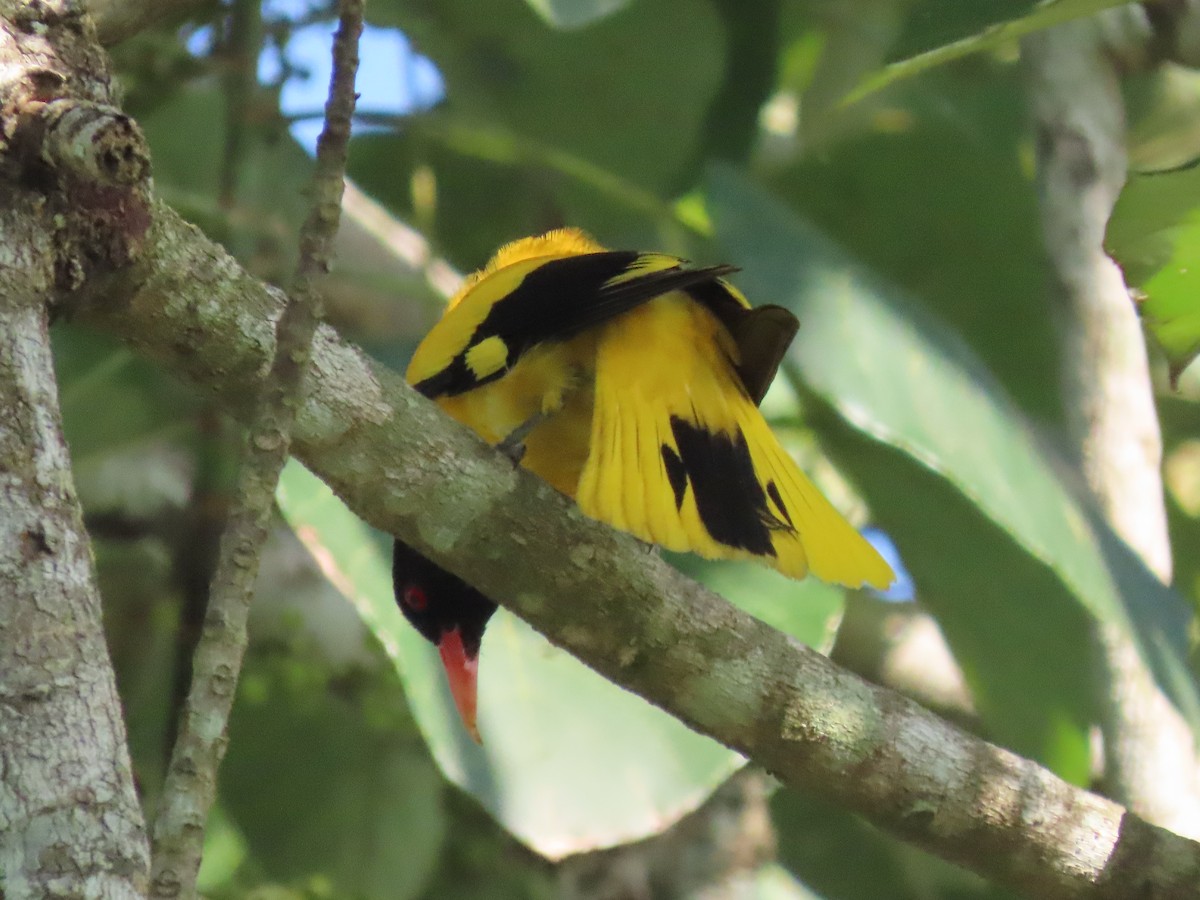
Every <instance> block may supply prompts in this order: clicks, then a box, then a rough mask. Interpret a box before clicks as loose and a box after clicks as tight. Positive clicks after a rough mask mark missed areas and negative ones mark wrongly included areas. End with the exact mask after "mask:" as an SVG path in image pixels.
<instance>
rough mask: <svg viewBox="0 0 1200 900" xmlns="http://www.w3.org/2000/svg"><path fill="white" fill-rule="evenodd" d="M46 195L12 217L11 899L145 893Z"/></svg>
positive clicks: (1, 320)
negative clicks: (66, 408)
mask: <svg viewBox="0 0 1200 900" xmlns="http://www.w3.org/2000/svg"><path fill="white" fill-rule="evenodd" d="M50 235H51V228H50V226H49V222H48V221H47V210H46V209H45V204H44V202H43V201H42V200H41V198H38V197H35V196H32V195H28V194H26V195H14V194H9V195H8V197H7V199H6V200H5V202H4V204H3V206H2V208H0V248H2V249H0V270H2V271H3V273H4V274H3V277H2V278H0V598H2V599H0V776H2V778H3V783H2V784H0V894H2V895H3V896H5V897H8V898H10V900H21V898H44V897H59V896H63V897H106V898H107V897H113V898H118V897H141V896H143V895H144V891H145V888H146V881H147V873H148V853H147V847H146V838H145V833H144V830H143V823H142V813H141V809H140V807H139V806H138V801H137V796H136V795H135V793H134V789H133V776H132V773H131V771H130V764H129V755H128V752H127V750H126V747H125V726H124V722H123V721H122V718H121V705H120V701H119V699H118V697H117V689H116V683H115V680H114V678H113V672H112V666H111V665H110V663H109V658H108V650H107V648H106V647H105V644H104V634H103V631H102V628H101V620H100V597H99V594H98V593H97V590H96V585H95V580H94V577H93V574H94V573H93V572H92V561H91V553H90V550H89V548H88V539H87V534H86V533H85V531H84V529H83V520H82V513H81V512H80V508H79V503H78V501H77V500H76V497H75V488H74V485H73V483H72V480H71V468H70V461H69V459H68V457H67V448H66V445H65V444H64V442H63V436H62V426H61V422H60V418H59V411H58V396H57V387H56V385H55V381H54V368H53V364H52V360H51V356H50V337H49V332H48V326H47V320H46V316H47V302H48V300H49V299H50V297H51V293H52V291H53V287H54V265H53V261H54V253H53V249H52V247H51V238H50Z"/></svg>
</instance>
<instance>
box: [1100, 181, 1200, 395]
mask: <svg viewBox="0 0 1200 900" xmlns="http://www.w3.org/2000/svg"><path fill="white" fill-rule="evenodd" d="M1105 246H1106V247H1107V249H1108V251H1109V252H1110V253H1111V254H1112V255H1113V258H1114V259H1116V261H1117V262H1118V263H1119V264H1120V265H1121V268H1122V269H1123V270H1124V272H1125V278H1126V280H1127V281H1128V282H1129V284H1130V285H1131V286H1133V287H1137V288H1139V289H1140V290H1141V292H1142V294H1143V295H1144V297H1145V299H1144V300H1143V301H1142V303H1141V313H1142V318H1143V320H1144V321H1145V323H1146V325H1147V327H1149V329H1150V332H1151V333H1152V334H1153V335H1154V337H1155V339H1156V340H1157V341H1158V342H1159V344H1161V345H1162V347H1163V350H1164V351H1165V352H1166V354H1167V359H1168V360H1169V362H1170V366H1171V377H1172V380H1177V379H1178V378H1179V376H1180V374H1182V372H1183V370H1184V369H1186V368H1187V367H1188V365H1189V364H1190V363H1191V362H1192V360H1194V359H1195V358H1196V356H1197V355H1198V354H1200V160H1198V161H1194V162H1192V163H1189V164H1187V165H1185V166H1181V167H1178V168H1174V169H1169V170H1165V171H1160V172H1134V173H1131V174H1130V176H1129V179H1128V181H1126V183H1125V188H1124V189H1123V190H1122V191H1121V196H1120V197H1118V198H1117V203H1116V206H1115V207H1114V209H1113V214H1112V217H1111V218H1110V219H1109V223H1108V232H1107V234H1106V235H1105Z"/></svg>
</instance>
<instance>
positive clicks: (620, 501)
mask: <svg viewBox="0 0 1200 900" xmlns="http://www.w3.org/2000/svg"><path fill="white" fill-rule="evenodd" d="M689 293H690V292H688V293H685V292H682V291H676V292H672V293H670V294H668V295H665V296H661V297H658V298H657V299H655V300H653V301H651V302H649V303H646V304H644V305H642V306H640V307H638V308H637V309H635V310H633V311H631V312H629V313H627V314H626V315H624V316H622V317H621V318H619V319H615V320H613V321H611V322H609V323H608V324H606V325H605V326H603V328H602V329H601V330H600V332H599V334H598V338H597V355H596V371H595V390H594V413H593V417H592V435H591V440H590V443H589V448H588V451H589V453H588V458H587V462H586V463H585V465H584V469H583V473H582V475H581V477H580V481H579V488H578V493H577V495H576V500H577V502H578V503H579V506H580V508H581V509H582V510H583V511H584V512H586V513H587V514H588V515H591V516H593V517H594V518H597V519H600V520H602V521H605V522H608V523H610V524H612V525H614V526H616V527H618V528H622V529H624V530H626V531H629V532H631V533H633V534H634V535H636V536H638V537H640V538H642V539H643V540H647V541H652V542H654V543H657V544H660V545H662V546H664V547H666V548H668V549H671V550H680V551H682V550H689V551H692V552H694V553H698V554H700V555H701V556H706V557H709V558H753V559H758V560H760V561H762V562H764V563H766V564H768V565H771V566H773V567H775V568H777V569H779V570H780V571H781V572H783V573H784V574H786V575H790V576H792V577H794V578H802V577H804V576H805V575H806V574H807V573H808V572H809V571H812V572H813V573H814V574H815V575H817V576H818V577H820V578H822V579H824V580H826V581H833V582H838V583H841V584H847V585H853V586H857V585H861V584H870V585H873V586H876V587H885V586H886V585H888V584H890V583H891V581H892V580H893V578H894V576H893V574H892V571H891V569H890V568H889V567H888V565H887V563H886V562H884V560H883V559H882V558H881V557H880V556H879V554H878V553H877V552H876V551H875V549H874V548H873V547H872V546H871V545H870V544H869V543H868V542H867V541H866V540H865V539H864V538H863V537H862V536H861V535H860V534H859V533H858V532H857V531H855V530H854V528H853V527H851V525H850V524H849V523H848V522H847V521H846V520H845V519H844V518H842V516H841V515H840V514H839V513H838V512H837V510H835V509H834V508H833V506H832V504H830V503H829V501H828V500H826V499H825V497H824V496H823V495H822V494H821V493H820V491H818V490H817V489H816V487H815V486H814V485H813V484H812V482H810V481H809V480H808V478H807V477H806V476H805V475H804V474H803V473H802V472H800V470H799V468H798V467H797V466H796V464H795V462H793V461H792V459H791V457H790V456H789V455H788V454H787V452H786V451H785V450H784V449H783V447H782V446H781V445H780V444H779V442H778V440H777V439H776V437H775V435H774V434H773V433H772V432H771V429H770V427H769V426H768V425H767V423H766V421H765V420H764V419H763V417H762V414H761V413H759V411H758V408H757V406H756V405H755V398H753V397H751V395H750V393H749V392H748V391H747V389H746V386H745V385H744V384H743V383H742V380H741V378H740V377H739V375H738V365H739V362H740V360H739V350H738V346H737V343H736V342H735V341H734V339H733V338H732V336H731V334H730V333H729V331H728V330H727V329H725V327H724V326H723V325H722V323H721V322H720V321H719V320H718V318H717V317H716V316H715V315H714V314H713V313H712V312H710V310H709V309H708V308H707V307H706V305H702V304H700V303H698V302H697V301H696V299H695V298H693V297H691V296H689ZM777 362H778V359H776V360H775V363H777ZM771 370H772V372H773V371H774V368H773V365H772V367H771Z"/></svg>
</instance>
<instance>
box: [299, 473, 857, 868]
mask: <svg viewBox="0 0 1200 900" xmlns="http://www.w3.org/2000/svg"><path fill="white" fill-rule="evenodd" d="M278 499H279V504H280V507H281V509H282V510H283V512H284V515H285V516H286V517H287V519H288V521H289V523H290V524H291V525H292V527H293V528H294V529H295V530H296V533H297V534H298V535H299V536H300V538H301V540H302V541H304V543H305V544H306V545H307V546H308V547H309V549H310V551H312V553H313V554H314V556H315V557H316V559H317V561H318V562H319V563H320V564H321V566H322V567H323V569H324V570H325V572H326V574H327V575H328V576H329V577H330V580H331V581H332V582H333V584H334V585H335V586H337V587H338V589H339V590H341V591H342V592H343V593H344V594H345V595H346V596H347V598H348V599H349V600H350V601H351V602H352V603H353V604H354V605H355V608H356V609H357V610H358V611H359V613H360V614H361V615H362V617H363V620H364V622H366V623H367V625H368V626H369V627H370V629H371V630H372V631H373V632H374V633H375V635H376V636H377V637H378V638H379V640H380V641H381V643H382V644H383V646H384V648H385V649H386V651H387V652H388V654H389V655H390V656H391V657H392V658H393V659H394V660H395V662H396V665H397V668H398V669H399V671H400V673H401V676H402V678H403V680H404V685H405V691H406V693H407V696H408V701H409V703H410V705H411V707H412V710H413V714H414V716H415V717H416V719H417V722H418V724H419V726H420V728H421V730H422V732H423V733H424V735H425V737H426V739H427V741H428V742H429V746H430V748H431V749H432V751H433V754H434V757H435V759H436V760H437V762H438V764H439V765H440V766H441V768H442V771H443V772H444V773H445V774H446V776H447V777H448V778H449V779H450V780H452V781H453V782H455V783H456V784H458V785H460V786H462V787H463V788H464V789H466V790H467V791H469V792H470V793H472V794H473V795H475V797H476V798H477V799H478V800H479V801H480V802H481V803H482V804H483V805H484V806H485V807H486V808H487V809H488V810H489V811H490V812H491V813H492V815H494V816H495V817H496V818H497V819H498V820H499V821H500V822H501V823H502V824H503V825H504V826H505V827H506V828H508V829H509V830H510V831H511V832H512V833H513V834H515V835H516V836H517V837H519V838H520V839H521V840H523V841H525V842H526V843H528V844H529V845H530V846H532V847H533V848H534V849H536V850H538V851H539V852H541V853H543V854H544V855H546V856H550V857H560V856H563V855H566V854H568V853H572V852H578V851H582V850H587V849H593V848H597V847H603V846H609V845H613V844H617V843H622V842H625V841H629V840H634V839H637V838H641V837H645V836H648V835H650V834H653V833H655V832H657V831H659V830H661V829H662V827H663V826H664V824H665V823H668V822H670V821H672V820H674V819H676V818H678V817H679V816H680V815H682V814H683V813H685V812H688V811H689V810H691V809H693V808H695V807H696V806H697V805H699V803H700V802H701V801H703V800H704V799H705V797H707V796H708V794H709V793H710V792H711V791H712V789H713V788H715V787H716V786H717V785H718V784H720V783H721V782H722V781H723V780H724V779H725V778H726V777H727V776H728V775H729V774H730V773H731V772H733V771H734V770H735V769H736V768H738V767H739V766H740V765H741V762H742V760H741V757H740V756H738V755H737V754H735V753H733V752H732V751H730V750H727V749H726V748H724V747H721V746H720V745H718V744H716V743H714V742H712V741H711V740H709V739H708V738H704V737H701V736H699V735H697V734H695V733H693V732H691V731H689V730H688V729H687V728H685V727H684V726H683V725H681V724H680V723H679V722H677V721H676V720H675V719H673V718H671V717H670V716H668V715H666V714H665V713H663V712H661V711H660V710H658V709H656V708H654V707H652V706H650V705H649V704H647V703H646V702H645V701H643V700H642V699H641V698H639V697H636V696H634V695H632V694H628V693H626V692H624V691H622V690H621V689H620V688H617V687H616V686H614V685H612V684H610V683H609V682H607V681H605V680H604V679H603V678H601V677H600V676H599V675H597V674H595V673H594V672H592V671H591V670H590V669H588V668H586V667H585V666H583V665H582V664H581V663H579V662H578V661H576V660H575V659H574V658H573V657H571V656H569V655H567V654H566V653H563V652H562V651H560V650H557V649H556V648H554V647H552V646H551V645H550V644H549V643H548V642H547V641H545V639H543V638H542V637H541V636H540V635H538V634H537V633H536V632H534V631H532V630H531V629H530V628H529V627H528V626H526V625H525V624H524V623H523V622H521V621H520V620H519V619H517V618H515V617H513V616H511V615H509V614H508V613H506V612H505V611H504V610H501V611H500V612H499V613H497V615H496V616H495V617H494V618H493V620H492V622H491V623H490V624H489V626H488V631H487V634H486V636H485V640H484V646H483V653H482V656H481V660H480V685H479V728H480V731H481V732H482V734H483V741H484V743H483V745H482V746H478V745H476V744H474V743H473V742H472V741H471V739H470V738H469V737H468V736H467V734H466V732H465V731H464V730H463V728H462V725H461V723H460V722H459V720H458V715H457V713H456V712H455V709H454V704H453V701H452V700H451V698H450V694H449V691H448V689H447V687H446V683H445V676H444V673H443V671H442V667H441V663H440V660H439V658H438V654H437V652H436V650H435V649H434V648H433V647H432V646H431V645H430V644H429V643H427V642H426V641H425V640H424V639H423V638H421V637H420V636H419V635H418V634H417V633H416V632H415V631H413V629H412V628H410V627H409V626H408V625H407V623H406V622H405V621H404V620H403V617H402V616H401V614H400V612H399V610H398V609H397V607H396V605H395V602H394V600H393V599H392V589H391V581H390V574H389V573H390V563H389V559H390V548H389V547H388V546H387V544H386V543H384V542H381V541H380V540H379V537H378V535H376V534H373V533H372V532H371V531H370V530H369V529H368V528H367V527H366V526H365V525H363V524H362V523H361V522H360V521H359V520H358V519H357V518H356V517H354V516H353V515H352V514H351V513H350V512H349V511H347V510H346V509H345V507H344V506H343V505H342V504H341V502H340V501H339V500H337V498H336V497H334V496H333V494H332V493H331V492H330V491H329V490H328V488H326V487H325V486H324V485H323V484H322V483H321V482H320V481H318V480H317V479H315V478H314V477H312V476H311V475H309V474H308V473H307V472H306V471H305V470H304V469H303V468H302V467H300V466H299V465H297V464H295V463H292V464H290V465H289V466H288V468H287V469H285V471H284V475H283V478H282V480H281V483H280V490H279V494H278ZM689 565H694V566H695V570H696V571H701V572H709V573H712V572H714V571H715V573H716V577H717V578H720V579H721V584H722V586H724V587H725V588H726V589H727V592H728V593H729V594H730V595H732V596H735V597H738V596H740V597H742V598H743V599H744V600H746V601H747V603H749V602H751V601H754V602H757V604H758V608H757V609H756V612H758V613H763V612H766V613H770V614H771V618H773V619H774V624H777V625H782V626H784V627H785V628H787V630H789V631H790V632H791V633H793V634H795V635H796V636H797V637H799V638H800V639H802V640H808V641H809V642H810V643H823V642H824V641H825V640H826V639H827V638H828V635H829V630H830V622H831V620H832V618H833V617H834V616H835V615H836V614H837V613H839V612H840V609H841V594H840V592H838V591H836V590H834V589H832V588H829V587H828V586H825V585H822V584H820V583H818V582H815V581H809V582H804V583H796V582H793V581H789V580H788V579H785V578H783V577H781V576H779V575H777V574H776V573H774V572H770V571H767V570H765V569H762V568H761V567H757V566H752V565H750V564H746V565H745V566H729V567H724V566H714V565H709V564H704V563H700V562H698V561H697V562H695V563H689ZM583 599H584V600H586V598H583Z"/></svg>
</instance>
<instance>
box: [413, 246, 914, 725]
mask: <svg viewBox="0 0 1200 900" xmlns="http://www.w3.org/2000/svg"><path fill="white" fill-rule="evenodd" d="M732 271H733V268H732V267H731V266H725V265H721V266H710V267H707V268H689V267H688V266H687V265H686V264H685V263H684V261H683V260H680V259H676V258H675V257H672V256H666V255H663V254H658V253H637V252H632V251H608V250H605V249H604V248H603V247H601V246H600V245H599V244H597V243H596V242H595V241H593V240H592V239H591V238H589V237H588V236H587V235H585V234H583V233H582V232H580V231H578V230H575V229H561V230H558V231H551V232H549V233H548V234H544V235H541V236H539V237H530V238H524V239H522V240H518V241H514V242H513V243H511V244H508V245H506V246H504V247H502V248H501V249H500V250H499V251H498V252H497V253H496V255H495V256H494V257H493V258H492V259H491V261H490V262H489V263H488V264H487V266H486V267H484V268H483V269H481V270H480V271H478V272H476V273H475V274H473V275H471V276H470V277H469V278H467V279H466V281H465V282H464V284H463V286H462V287H461V288H460V289H459V291H458V293H457V294H455V296H454V297H453V298H452V299H451V300H450V303H449V304H448V306H447V308H446V312H445V314H444V315H443V317H442V319H441V320H440V321H439V322H438V323H437V324H436V325H435V326H434V327H433V329H432V330H431V331H430V332H429V334H428V335H426V337H425V339H424V340H423V341H422V342H421V344H420V346H418V347H417V350H416V352H415V353H414V354H413V358H412V361H411V363H410V364H409V367H408V373H407V379H408V382H409V383H410V384H411V385H413V386H414V387H415V388H416V389H417V390H418V391H420V392H421V393H422V394H424V395H425V396H427V397H429V398H431V399H433V400H434V401H436V402H437V404H438V405H439V406H440V407H441V408H442V409H443V410H445V411H446V412H447V413H448V414H449V415H450V416H452V417H453V418H454V419H456V420H458V421H459V422H461V423H462V424H464V425H466V426H468V427H469V428H471V429H473V430H474V431H475V432H476V433H478V434H479V435H480V436H481V437H482V438H484V440H486V441H488V442H489V443H492V444H498V445H501V446H502V447H503V448H505V449H507V450H508V451H509V452H510V453H512V454H514V455H515V454H518V453H519V454H521V455H520V457H519V458H520V461H521V465H523V466H525V467H526V468H527V469H529V470H530V471H531V472H533V473H534V474H536V475H538V476H540V477H541V478H543V479H545V480H546V481H547V482H549V483H550V484H551V485H553V486H554V487H555V488H557V489H558V490H559V491H562V492H563V493H564V494H567V495H568V496H571V497H574V498H575V500H576V502H577V503H578V504H579V507H580V509H582V510H583V511H584V512H585V513H587V514H588V515H590V516H592V517H594V518H596V519H599V520H600V521H602V522H607V523H608V524H610V525H612V526H614V527H616V528H620V529H622V530H624V531H628V532H630V533H631V534H633V535H635V536H637V537H639V538H641V539H642V540H644V541H649V542H652V543H655V544H658V545H660V546H662V547H665V548H667V549H670V550H677V551H684V550H687V551H692V552H694V553H698V554H699V555H701V556H705V557H708V558H715V559H756V560H758V561H760V562H763V563H765V564H767V565H769V566H772V567H774V568H776V569H778V570H779V571H781V572H783V573H784V574H785V575H790V576H792V577H793V578H803V577H804V576H805V575H806V574H808V573H809V572H812V573H813V574H815V575H817V576H818V577H819V578H821V579H823V580H825V581H832V582H837V583H840V584H845V585H849V586H853V587H857V586H860V585H871V586H873V587H878V588H884V587H886V586H887V585H888V584H890V583H891V582H892V580H893V579H894V575H893V573H892V571H891V569H890V568H889V566H888V564H887V563H886V562H885V561H884V560H883V558H882V557H880V555H879V554H878V553H877V552H876V551H875V549H874V548H873V547H872V546H871V545H870V544H869V543H868V542H867V541H866V540H865V539H864V538H863V537H862V536H861V535H860V534H859V533H858V532H857V531H856V530H855V529H854V528H853V527H852V526H851V525H850V524H849V523H848V522H847V521H846V520H845V519H844V518H842V516H841V515H840V514H839V513H838V512H837V510H836V509H834V507H833V506H832V504H830V502H829V501H828V500H826V499H825V497H824V496H823V495H822V494H821V493H820V491H818V490H817V489H816V487H815V486H814V485H813V484H812V482H811V481H809V479H808V478H807V477H806V476H805V475H804V474H803V473H802V472H801V471H800V470H799V468H798V467H797V466H796V464H795V462H793V461H792V458H791V457H790V456H789V455H788V453H787V451H786V450H784V448H783V447H782V446H781V445H780V443H779V441H778V440H777V439H776V438H775V436H774V434H773V433H772V432H771V429H770V427H769V426H768V425H767V423H766V421H765V420H764V419H763V417H762V414H761V413H760V412H759V411H758V403H759V402H760V401H761V400H762V397H763V395H764V394H765V393H766V390H767V388H768V386H769V385H770V383H771V381H772V379H773V378H774V377H775V372H776V370H777V368H778V366H779V362H780V360H781V359H782V358H783V355H784V353H785V352H786V350H787V347H788V345H789V344H790V343H791V341H792V338H793V337H794V336H795V333H796V329H797V322H796V319H795V317H794V316H793V315H792V314H791V313H790V312H788V311H787V310H785V309H783V308H782V307H778V306H764V307H759V308H758V309H753V308H751V306H750V304H749V302H748V301H747V300H746V298H745V297H744V296H743V295H742V294H741V293H740V292H739V291H738V290H737V289H736V288H735V287H733V285H732V284H730V283H729V282H728V281H727V280H726V279H725V278H724V277H723V276H725V275H727V274H729V273H730V272H732ZM393 578H394V581H395V588H396V597H397V600H398V602H399V604H400V608H401V610H402V611H403V612H404V614H405V615H406V616H407V617H408V618H409V620H410V621H411V622H412V623H413V624H414V625H415V626H416V627H417V629H418V630H419V631H421V633H422V634H424V635H425V636H426V637H427V638H428V639H430V640H431V641H433V642H434V643H435V644H437V645H438V647H439V649H440V650H441V651H442V659H443V662H444V663H445V666H446V670H447V674H448V676H449V679H450V683H451V688H452V692H453V694H454V696H455V700H456V702H457V703H458V706H459V711H460V713H462V715H463V719H464V721H465V722H466V723H467V726H468V729H469V730H470V731H471V733H472V734H473V735H475V736H476V737H477V736H478V735H477V733H476V731H475V726H474V718H475V682H476V679H475V674H476V671H477V665H478V654H479V647H480V643H481V640H482V635H483V629H484V626H485V625H486V623H487V619H488V617H490V615H491V613H492V612H493V611H494V610H495V604H494V603H492V602H491V601H490V600H488V599H487V598H486V597H484V596H483V595H482V594H480V593H479V592H478V591H476V590H475V589H474V588H472V587H470V586H469V585H467V584H465V583H464V582H462V581H460V580H459V579H457V578H456V577H455V576H453V575H450V574H449V573H446V572H444V571H442V570H440V569H438V568H437V567H436V566H434V565H433V564H432V563H430V562H428V560H425V559H424V558H423V557H421V556H420V555H419V554H417V553H416V552H415V551H413V550H412V549H411V548H409V547H407V546H406V545H404V544H402V543H400V542H397V544H396V552H395V558H394V562H393Z"/></svg>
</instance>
